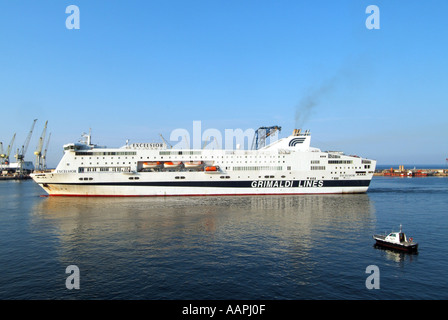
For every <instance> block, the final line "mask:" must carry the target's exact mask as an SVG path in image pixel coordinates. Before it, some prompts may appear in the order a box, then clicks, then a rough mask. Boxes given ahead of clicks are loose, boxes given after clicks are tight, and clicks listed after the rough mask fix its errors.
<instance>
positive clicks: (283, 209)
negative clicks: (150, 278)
mask: <svg viewBox="0 0 448 320" xmlns="http://www.w3.org/2000/svg"><path fill="white" fill-rule="evenodd" d="M372 216H374V207H373V204H372V202H371V201H370V199H369V196H368V195H367V194H360V195H310V196H299V197H298V196H269V197H263V196H246V197H218V198H211V197H191V198H186V197H167V198H131V199H130V198H72V197H48V198H42V199H41V201H38V202H37V203H36V204H35V206H34V209H33V221H34V222H35V223H41V222H40V221H41V220H43V221H46V223H49V224H51V225H52V226H53V227H54V228H56V230H58V231H56V232H57V233H58V236H59V238H60V239H61V241H63V242H64V241H68V242H71V243H72V245H75V244H76V242H78V241H81V240H82V241H83V242H88V241H92V240H94V239H95V241H101V240H102V239H105V240H107V239H114V238H116V239H117V241H118V239H121V240H123V239H124V238H129V239H132V240H133V241H135V242H139V243H142V244H144V243H146V244H148V243H152V242H153V241H156V240H157V239H159V240H160V239H162V240H163V239H165V240H167V239H179V238H183V240H184V241H199V240H202V241H205V242H207V241H213V240H219V239H221V240H224V239H225V240H226V241H231V240H233V241H239V240H242V241H245V240H247V237H249V236H252V237H253V239H258V240H260V239H264V240H266V239H268V238H271V239H274V238H275V239H282V240H290V241H293V242H294V243H295V246H297V248H298V250H300V251H303V250H309V249H310V248H311V247H312V246H313V245H312V243H311V242H312V241H316V237H315V236H313V234H320V235H324V234H325V235H324V236H325V237H327V238H332V240H343V237H346V236H347V233H350V232H357V231H356V230H359V229H363V228H368V227H369V226H370V225H371V224H370V222H371V219H372ZM53 230H54V229H53ZM328 230H334V231H335V232H332V233H328V232H326V231H328ZM73 241H75V242H73Z"/></svg>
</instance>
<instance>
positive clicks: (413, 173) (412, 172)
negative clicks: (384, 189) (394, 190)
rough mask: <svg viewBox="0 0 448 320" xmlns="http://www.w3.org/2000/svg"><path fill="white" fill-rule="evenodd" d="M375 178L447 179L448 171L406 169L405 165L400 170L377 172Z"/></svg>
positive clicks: (391, 169) (399, 167) (392, 169)
mask: <svg viewBox="0 0 448 320" xmlns="http://www.w3.org/2000/svg"><path fill="white" fill-rule="evenodd" d="M374 175H375V176H385V177H431V176H436V177H447V176H448V169H416V168H413V169H405V167H404V166H403V165H401V166H398V169H394V168H390V169H382V170H376V171H375V173H374Z"/></svg>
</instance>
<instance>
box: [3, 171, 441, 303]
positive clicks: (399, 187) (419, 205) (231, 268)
mask: <svg viewBox="0 0 448 320" xmlns="http://www.w3.org/2000/svg"><path fill="white" fill-rule="evenodd" d="M43 194H44V192H43V190H41V189H40V188H39V187H38V186H37V185H36V184H34V183H33V182H32V181H22V182H16V181H1V182H0V299H126V300H127V299H149V300H153V299H170V300H171V299H181V300H183V299H194V300H196V299H244V300H246V299H270V300H272V299H273V300H277V299H282V300H301V299H447V298H448V283H447V282H448V281H447V276H446V274H447V272H448V247H447V245H446V237H447V235H448V232H447V231H448V212H447V211H448V210H447V208H448V178H437V177H426V178H388V177H374V179H373V180H372V183H371V188H370V189H369V192H368V193H367V194H357V195H310V196H258V197H252V196H250V197H249V196H245V197H220V198H214V197H192V198H188V197H168V198H64V197H41V195H43ZM400 224H402V225H403V229H404V231H405V232H406V233H407V234H408V235H410V236H412V237H413V238H414V239H415V241H417V242H419V252H418V254H403V253H397V252H394V251H390V250H383V249H377V248H375V247H374V241H373V239H372V235H373V234H374V233H384V232H385V231H391V230H397V229H398V228H399V225H400ZM69 265H76V266H77V267H78V268H79V270H80V289H79V290H76V289H73V290H68V289H67V288H66V286H65V281H66V278H67V277H68V276H69V274H66V273H65V270H66V267H67V266H69ZM370 265H375V266H377V267H378V268H379V271H380V278H379V279H380V288H379V289H370V290H369V289H367V288H366V279H367V277H368V276H369V275H370V274H368V273H366V268H367V267H368V266H370Z"/></svg>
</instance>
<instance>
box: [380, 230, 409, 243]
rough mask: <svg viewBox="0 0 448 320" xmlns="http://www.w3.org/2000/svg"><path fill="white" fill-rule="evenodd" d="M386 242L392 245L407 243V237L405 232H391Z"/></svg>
mask: <svg viewBox="0 0 448 320" xmlns="http://www.w3.org/2000/svg"><path fill="white" fill-rule="evenodd" d="M384 240H385V241H388V242H392V243H402V242H407V239H406V235H405V234H404V233H403V232H391V233H389V235H388V236H387V237H386V238H385V239H384Z"/></svg>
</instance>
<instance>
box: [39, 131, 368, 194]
mask: <svg viewBox="0 0 448 320" xmlns="http://www.w3.org/2000/svg"><path fill="white" fill-rule="evenodd" d="M85 137H86V141H84V143H70V144H66V145H64V155H63V157H62V159H61V161H60V162H59V164H58V166H57V167H56V169H55V170H53V171H52V172H44V173H35V174H32V178H33V179H34V181H35V182H36V183H38V184H39V185H40V186H41V187H42V188H43V189H44V190H45V191H46V192H47V193H48V194H49V195H52V196H60V195H61V196H181V195H184V196H185V195H189V196H193V195H196V196H199V195H267V194H313V193H314V194H323V193H364V192H366V191H367V189H368V187H369V184H370V181H371V179H372V177H373V173H374V171H375V166H376V161H375V160H370V159H364V158H361V157H357V156H348V155H345V154H343V153H342V152H332V151H321V150H320V149H318V148H313V147H311V146H310V142H311V134H310V132H309V131H304V132H302V131H301V130H297V129H296V130H294V132H293V134H292V135H291V136H289V137H286V138H282V139H279V140H277V141H275V142H273V143H271V144H269V145H266V146H263V147H261V148H259V149H255V150H226V149H172V148H168V147H167V145H166V144H165V143H133V144H129V143H127V144H126V145H125V146H123V147H121V148H106V147H101V146H97V145H94V144H92V143H91V137H90V134H88V135H85Z"/></svg>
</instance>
